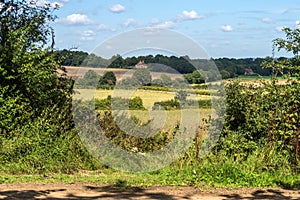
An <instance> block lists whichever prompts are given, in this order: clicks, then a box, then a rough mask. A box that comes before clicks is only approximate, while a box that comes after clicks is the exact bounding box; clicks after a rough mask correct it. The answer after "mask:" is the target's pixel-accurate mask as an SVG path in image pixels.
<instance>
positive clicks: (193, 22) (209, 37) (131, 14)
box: [52, 0, 300, 58]
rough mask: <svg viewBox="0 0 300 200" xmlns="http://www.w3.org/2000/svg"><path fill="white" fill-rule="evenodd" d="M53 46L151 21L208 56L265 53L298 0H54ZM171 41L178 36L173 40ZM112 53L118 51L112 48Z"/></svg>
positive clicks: (293, 18) (293, 24) (101, 37)
mask: <svg viewBox="0 0 300 200" xmlns="http://www.w3.org/2000/svg"><path fill="white" fill-rule="evenodd" d="M52 3H57V4H59V5H60V9H59V10H57V11H55V13H54V14H56V15H57V16H58V19H57V20H56V22H55V23H54V24H53V26H54V28H55V34H56V47H57V48H59V49H63V48H67V49H69V48H71V47H78V50H82V51H87V52H93V49H95V47H96V46H98V45H100V44H101V43H103V42H104V41H106V40H107V39H109V38H112V37H114V36H117V35H119V34H122V33H123V32H126V31H130V30H135V29H139V28H146V27H155V28H162V29H169V30H172V31H176V32H178V33H180V34H183V35H185V36H187V37H189V38H191V39H192V40H194V41H195V42H197V43H198V44H199V45H200V46H202V47H203V48H204V49H205V50H206V51H207V53H208V54H209V55H210V56H211V57H214V58H219V57H235V58H240V57H265V56H270V55H271V49H272V39H274V38H278V37H283V36H284V35H283V33H282V32H281V29H282V27H290V28H297V27H298V28H300V1H299V0H260V1H259V0H251V1H242V0H223V1H221V0H110V1H108V0H99V1H96V0H56V1H52ZM174 42H179V43H180V41H176V40H174ZM116 53H118V52H116Z"/></svg>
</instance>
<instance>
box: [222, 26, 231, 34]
mask: <svg viewBox="0 0 300 200" xmlns="http://www.w3.org/2000/svg"><path fill="white" fill-rule="evenodd" d="M221 30H222V31H225V32H231V31H233V28H232V26H230V25H223V26H221Z"/></svg>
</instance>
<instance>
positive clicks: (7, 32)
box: [0, 0, 90, 172]
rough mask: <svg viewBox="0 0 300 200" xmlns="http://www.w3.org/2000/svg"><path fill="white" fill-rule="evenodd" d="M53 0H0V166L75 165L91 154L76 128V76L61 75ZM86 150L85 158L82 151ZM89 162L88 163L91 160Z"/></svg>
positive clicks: (25, 168) (45, 168)
mask: <svg viewBox="0 0 300 200" xmlns="http://www.w3.org/2000/svg"><path fill="white" fill-rule="evenodd" d="M53 9H55V8H53V7H52V6H51V5H50V4H44V5H40V4H37V1H27V0H12V1H1V6H0V24H1V26H0V86H1V87H0V147H1V148H0V169H3V170H5V169H6V170H7V169H8V170H11V171H16V172H37V171H38V172H42V171H65V172H70V171H74V170H77V169H78V167H80V166H82V165H83V163H85V160H89V159H90V156H88V155H87V154H86V151H85V150H84V148H82V146H81V145H80V140H79V138H78V136H77V135H76V133H75V131H74V130H73V123H72V115H71V94H72V81H71V80H70V79H68V78H66V76H65V74H64V73H61V74H60V75H59V74H58V73H57V70H61V71H64V69H63V68H61V67H60V63H59V60H56V59H55V54H54V53H53V51H52V49H53V45H54V43H53V44H52V46H51V47H48V46H47V42H48V38H49V36H51V37H50V38H51V39H53V38H54V34H53V30H52V28H51V27H50V26H49V22H51V21H53V20H54V17H53V16H52V12H53ZM83 155H84V156H87V157H86V158H84V157H83ZM87 165H89V164H87Z"/></svg>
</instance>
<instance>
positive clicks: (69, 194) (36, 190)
mask: <svg viewBox="0 0 300 200" xmlns="http://www.w3.org/2000/svg"><path fill="white" fill-rule="evenodd" d="M0 199H58V200H59V199H136V200H138V199H154V200H156V199H170V200H177V199H191V200H192V199H197V200H213V199H216V200H238V199H245V200H254V199H275V200H300V191H299V190H283V189H238V190H226V189H217V190H210V191H203V190H201V189H195V188H192V187H150V188H147V189H144V188H139V187H129V188H126V189H120V188H116V187H113V186H110V185H105V186H95V185H88V184H87V185H82V184H70V185H67V184H42V183H22V184H1V185H0Z"/></svg>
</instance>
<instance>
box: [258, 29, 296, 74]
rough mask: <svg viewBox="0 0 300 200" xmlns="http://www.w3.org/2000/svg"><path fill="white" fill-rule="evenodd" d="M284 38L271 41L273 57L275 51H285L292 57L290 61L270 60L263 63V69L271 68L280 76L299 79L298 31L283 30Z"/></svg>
mask: <svg viewBox="0 0 300 200" xmlns="http://www.w3.org/2000/svg"><path fill="white" fill-rule="evenodd" d="M283 32H284V33H285V38H277V39H275V40H273V55H274V54H275V51H276V50H277V51H278V52H279V51H281V50H285V51H286V52H288V53H292V54H293V55H294V56H293V58H291V59H272V60H271V61H269V62H268V61H266V62H264V63H263V66H264V67H267V68H272V70H273V72H275V73H276V74H277V73H280V74H281V75H284V74H286V73H287V74H288V75H289V76H296V77H298V78H299V77H300V76H299V75H300V74H299V73H300V55H299V53H300V29H294V30H292V29H290V28H284V29H283Z"/></svg>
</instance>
